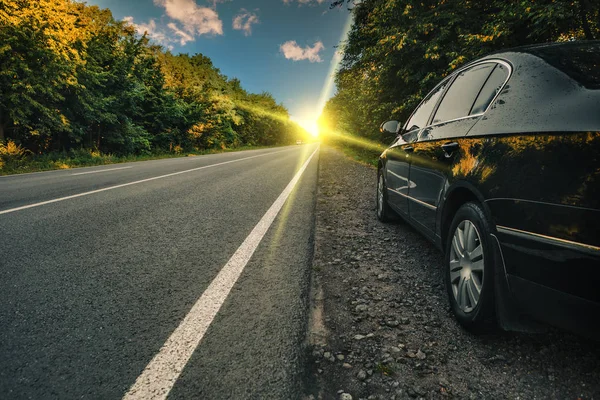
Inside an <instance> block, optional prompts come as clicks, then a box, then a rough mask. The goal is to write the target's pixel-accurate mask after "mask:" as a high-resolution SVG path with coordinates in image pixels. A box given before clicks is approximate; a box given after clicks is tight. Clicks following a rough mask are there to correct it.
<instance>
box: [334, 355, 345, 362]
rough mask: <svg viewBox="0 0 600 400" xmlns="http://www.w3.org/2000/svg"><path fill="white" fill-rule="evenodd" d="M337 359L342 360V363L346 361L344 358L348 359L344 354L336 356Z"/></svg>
mask: <svg viewBox="0 0 600 400" xmlns="http://www.w3.org/2000/svg"><path fill="white" fill-rule="evenodd" d="M335 357H336V358H337V359H338V360H340V361H344V358H346V357H344V355H343V354H338V355H337V356H335Z"/></svg>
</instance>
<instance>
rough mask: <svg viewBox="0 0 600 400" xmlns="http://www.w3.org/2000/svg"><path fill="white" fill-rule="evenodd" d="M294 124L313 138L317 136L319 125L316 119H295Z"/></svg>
mask: <svg viewBox="0 0 600 400" xmlns="http://www.w3.org/2000/svg"><path fill="white" fill-rule="evenodd" d="M296 122H297V123H298V125H300V126H301V127H302V128H303V129H304V130H305V131H306V132H308V133H310V134H311V135H312V136H313V137H318V136H319V125H317V120H316V119H297V120H296Z"/></svg>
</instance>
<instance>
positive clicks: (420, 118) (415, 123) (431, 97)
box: [405, 80, 448, 132]
mask: <svg viewBox="0 0 600 400" xmlns="http://www.w3.org/2000/svg"><path fill="white" fill-rule="evenodd" d="M447 85H448V80H446V81H445V82H442V84H440V85H439V86H438V87H436V88H435V89H433V90H432V91H431V92H430V93H429V94H428V95H427V97H425V100H423V101H422V102H421V104H420V105H419V107H418V108H417V109H416V110H415V112H414V113H413V114H412V116H411V117H410V119H409V120H408V122H407V123H406V125H405V131H406V132H410V131H414V130H416V129H421V128H423V127H425V125H427V121H428V120H429V117H430V116H431V112H432V111H433V108H434V107H435V105H436V104H437V102H438V100H439V98H440V96H441V95H442V93H443V91H444V89H445V88H446V86H447Z"/></svg>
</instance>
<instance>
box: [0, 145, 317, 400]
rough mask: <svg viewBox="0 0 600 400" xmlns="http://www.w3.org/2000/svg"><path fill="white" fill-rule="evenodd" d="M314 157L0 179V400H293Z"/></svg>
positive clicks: (258, 154) (308, 148)
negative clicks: (127, 399)
mask: <svg viewBox="0 0 600 400" xmlns="http://www.w3.org/2000/svg"><path fill="white" fill-rule="evenodd" d="M311 156H312V158H311ZM318 157H319V153H318V149H317V145H316V144H311V145H303V146H293V147H282V148H274V149H267V150H255V151H245V152H238V153H226V154H219V155H210V156H201V157H189V158H178V159H168V160H157V161H147V162H136V163H128V164H117V165H108V166H101V167H92V168H81V169H73V170H62V171H52V172H43V173H34V174H26V175H18V176H7V177H0V237H1V238H2V239H1V240H2V244H1V247H0V360H1V361H0V398H11V399H12V398H33V399H42V398H57V399H59V398H60V399H74V398H103V399H119V398H124V397H127V398H148V397H152V396H155V397H156V398H164V397H166V396H167V395H168V397H169V399H180V398H204V399H220V398H236V399H237V398H256V399H266V398H274V399H281V398H295V397H298V396H299V393H300V390H301V385H302V373H303V371H302V357H303V352H302V343H303V341H304V338H305V331H306V312H307V298H308V296H307V291H308V286H309V282H308V280H309V268H310V262H311V254H312V249H313V246H312V235H313V227H314V206H315V192H316V183H317V173H316V172H317V168H318V167H317V166H318ZM294 178H295V180H294ZM286 191H287V195H289V197H287V198H286V197H285V195H286ZM278 202H279V207H281V206H282V208H281V209H280V210H279V209H278V205H277V203H278ZM273 218H274V220H273ZM271 220H273V221H272V224H271V222H270V221H271ZM262 234H264V237H262V236H261V235H262ZM261 239H262V240H261ZM248 259H249V261H248ZM246 261H247V263H246ZM236 274H237V275H236ZM217 277H218V279H216V278H217ZM211 313H212V314H211Z"/></svg>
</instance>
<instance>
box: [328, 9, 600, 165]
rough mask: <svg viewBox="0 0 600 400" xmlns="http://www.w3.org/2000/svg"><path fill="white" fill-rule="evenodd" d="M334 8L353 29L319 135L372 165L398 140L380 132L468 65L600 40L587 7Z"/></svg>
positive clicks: (595, 15)
mask: <svg viewBox="0 0 600 400" xmlns="http://www.w3.org/2000/svg"><path fill="white" fill-rule="evenodd" d="M336 6H340V7H345V6H348V7H350V9H351V11H350V12H351V13H352V14H353V17H354V23H353V25H352V28H351V31H350V33H349V36H348V40H347V41H346V42H345V43H344V44H343V45H342V50H343V59H342V62H341V64H340V67H339V69H338V71H337V73H336V76H335V82H336V85H337V93H336V95H335V96H334V97H333V98H332V99H330V100H329V102H328V103H327V105H326V106H325V109H324V111H323V114H322V116H321V118H320V127H321V131H322V132H323V134H324V135H323V137H324V139H326V141H328V142H330V143H333V144H334V145H337V146H338V147H341V148H343V149H345V150H346V152H350V153H352V152H354V153H356V152H359V153H362V154H363V157H366V158H367V161H370V162H372V161H373V160H376V159H377V155H378V154H377V150H376V146H377V145H378V144H389V143H390V141H391V140H392V139H393V138H391V137H387V136H385V135H383V134H382V133H380V132H379V126H380V124H381V123H382V122H383V121H387V120H390V119H395V120H398V121H402V122H403V121H406V120H407V118H408V116H409V114H410V113H411V112H412V110H414V108H415V107H416V106H417V105H418V103H419V101H420V100H421V99H422V98H423V97H424V96H425V95H426V94H427V93H428V92H429V91H430V90H431V89H432V88H433V87H434V86H435V85H436V84H437V83H438V82H439V81H441V80H442V78H443V77H445V76H447V75H448V74H450V73H452V71H454V70H455V69H456V68H458V67H460V66H461V65H463V64H465V63H466V62H468V61H471V60H473V59H476V58H477V57H480V56H483V55H485V54H488V53H491V52H493V51H497V50H500V49H506V48H509V47H516V46H522V45H528V44H535V43H546V42H557V41H558V42H564V41H570V40H592V39H600V2H594V1H590V0H541V1H518V2H517V1H503V0H490V1H467V0H426V1H412V0H396V1H388V0H365V1H361V2H353V1H350V0H348V1H346V0H339V1H334V2H333V4H332V7H336ZM570 61H572V62H577V60H570ZM379 153H380V152H379Z"/></svg>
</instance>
